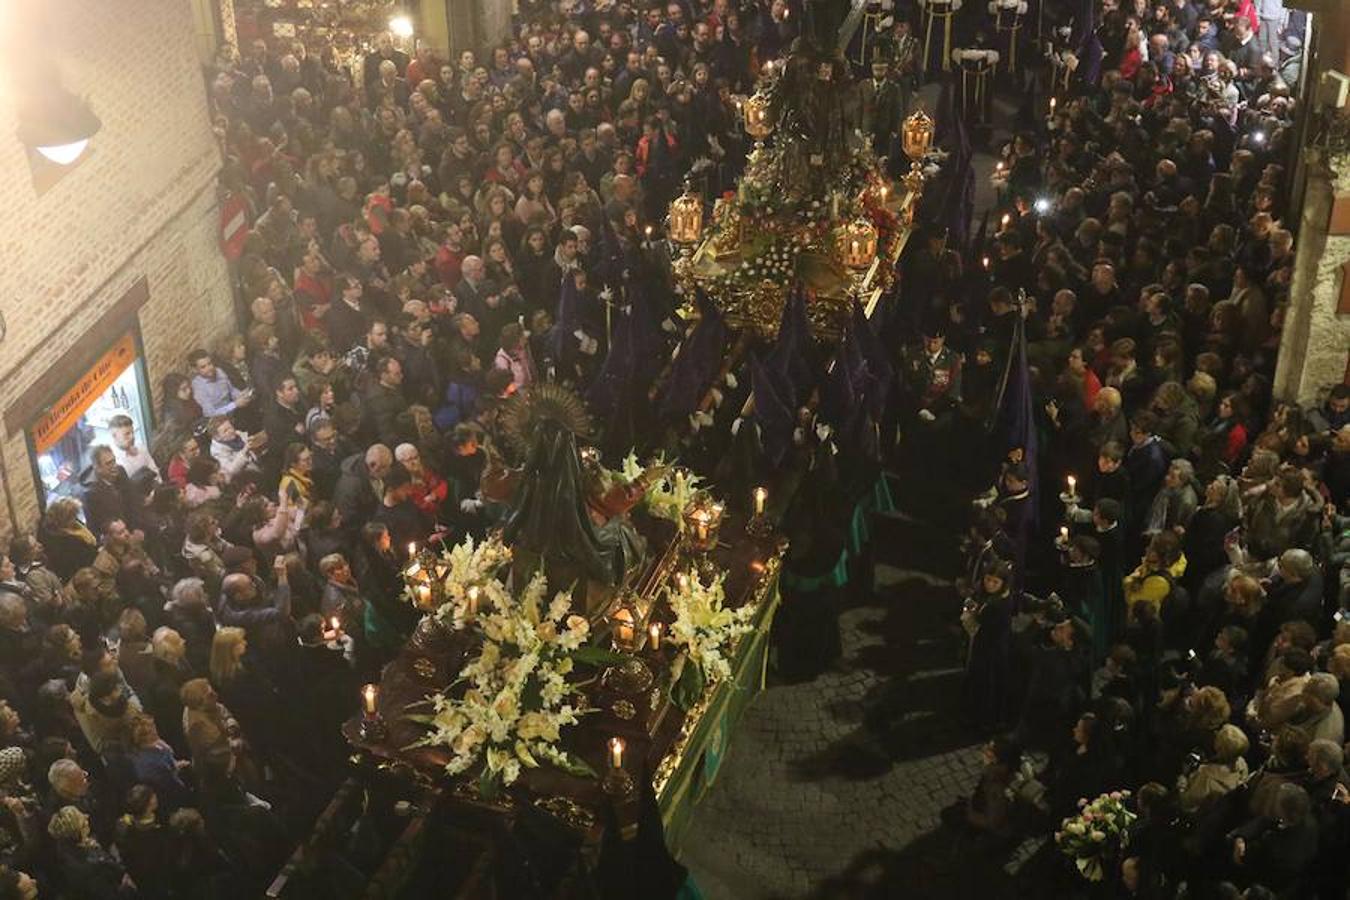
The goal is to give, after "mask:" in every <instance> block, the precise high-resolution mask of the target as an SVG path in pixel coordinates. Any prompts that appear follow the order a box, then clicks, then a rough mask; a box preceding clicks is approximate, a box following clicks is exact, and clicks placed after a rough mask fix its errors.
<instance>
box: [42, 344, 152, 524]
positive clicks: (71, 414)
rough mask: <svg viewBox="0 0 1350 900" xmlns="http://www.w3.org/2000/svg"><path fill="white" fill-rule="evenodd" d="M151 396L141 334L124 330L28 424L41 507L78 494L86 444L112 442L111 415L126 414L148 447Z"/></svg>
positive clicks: (86, 456)
mask: <svg viewBox="0 0 1350 900" xmlns="http://www.w3.org/2000/svg"><path fill="white" fill-rule="evenodd" d="M149 397H150V393H149V390H148V389H147V382H146V374H145V363H144V361H143V359H142V355H141V349H140V341H139V337H138V335H137V332H136V331H135V329H132V330H128V331H126V332H125V333H123V334H122V335H121V336H120V337H118V338H117V340H116V341H115V342H114V343H113V344H112V345H111V346H110V347H108V349H107V350H106V351H105V352H104V353H103V354H102V355H101V356H99V357H98V358H97V360H96V361H95V362H94V363H93V365H92V366H90V367H89V368H88V369H86V370H85V371H84V373H83V374H81V375H80V376H79V377H78V378H77V379H76V380H75V382H74V383H73V384H71V385H70V386H69V387H68V388H67V389H66V390H65V391H64V392H63V393H62V394H61V395H60V396H58V397H56V398H55V399H54V400H53V401H52V402H51V403H50V404H49V405H48V406H47V408H46V409H45V410H43V411H42V413H41V414H40V415H39V416H38V417H37V418H36V419H35V420H34V421H33V423H32V424H31V425H30V426H29V427H28V449H29V456H30V458H31V459H32V461H33V469H34V472H33V477H34V481H35V482H36V483H37V485H38V491H39V493H40V494H41V495H42V496H41V499H42V505H43V506H44V507H45V506H46V504H47V502H48V501H49V500H50V498H52V497H58V496H79V494H80V477H81V474H82V473H83V472H84V471H85V469H87V468H88V467H89V463H90V459H89V452H90V449H91V448H92V447H94V446H95V445H98V444H103V445H105V446H109V447H111V446H112V437H111V435H110V434H109V429H108V424H109V422H110V421H111V420H112V419H113V418H114V417H116V416H127V417H129V418H130V419H131V421H132V422H133V423H134V424H135V426H136V438H137V442H138V443H139V444H140V445H141V446H142V447H144V446H146V441H147V437H146V436H147V435H148V434H149V433H150V416H149V410H150V404H149Z"/></svg>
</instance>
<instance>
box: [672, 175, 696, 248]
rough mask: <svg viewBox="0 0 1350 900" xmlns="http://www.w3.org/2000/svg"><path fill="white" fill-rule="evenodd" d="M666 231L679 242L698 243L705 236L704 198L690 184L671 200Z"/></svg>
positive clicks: (673, 239)
mask: <svg viewBox="0 0 1350 900" xmlns="http://www.w3.org/2000/svg"><path fill="white" fill-rule="evenodd" d="M666 231H667V233H668V234H669V235H670V239H671V240H672V241H674V242H675V243H677V244H697V243H698V241H699V238H701V237H702V236H703V198H702V197H700V196H699V195H698V194H695V193H694V191H693V189H692V188H690V187H689V186H688V185H686V186H685V189H684V193H683V194H682V195H680V196H679V197H676V198H675V199H674V200H672V201H670V218H669V226H668V227H667V229H666Z"/></svg>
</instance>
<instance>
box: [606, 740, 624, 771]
mask: <svg viewBox="0 0 1350 900" xmlns="http://www.w3.org/2000/svg"><path fill="white" fill-rule="evenodd" d="M623 746H624V745H623V738H610V739H609V765H610V768H613V769H622V768H623Z"/></svg>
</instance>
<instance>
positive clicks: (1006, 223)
mask: <svg viewBox="0 0 1350 900" xmlns="http://www.w3.org/2000/svg"><path fill="white" fill-rule="evenodd" d="M1011 224H1012V216H1011V215H1009V214H1008V213H1004V214H1003V227H1004V228H1007V227H1008V226H1009V225H1011Z"/></svg>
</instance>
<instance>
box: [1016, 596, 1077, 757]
mask: <svg viewBox="0 0 1350 900" xmlns="http://www.w3.org/2000/svg"><path fill="white" fill-rule="evenodd" d="M1047 624H1048V625H1049V627H1048V629H1047V630H1046V631H1044V632H1041V634H1042V635H1043V640H1042V643H1040V644H1039V645H1038V646H1036V647H1033V648H1032V650H1031V679H1030V681H1029V682H1028V684H1027V692H1026V697H1025V699H1024V701H1023V704H1022V719H1021V721H1020V722H1019V723H1018V726H1017V732H1016V733H1017V736H1018V738H1019V739H1021V740H1022V741H1023V743H1024V744H1025V745H1027V746H1032V747H1050V746H1054V745H1055V744H1056V743H1058V742H1060V741H1062V740H1063V738H1064V735H1066V734H1068V733H1069V725H1070V724H1071V723H1072V722H1073V720H1074V718H1075V717H1076V716H1077V715H1078V713H1079V711H1080V707H1081V706H1082V704H1083V701H1084V699H1085V697H1086V696H1087V691H1086V686H1087V676H1088V665H1087V654H1086V652H1085V650H1084V648H1083V646H1082V644H1084V643H1085V642H1086V641H1085V639H1086V637H1087V627H1086V625H1085V624H1084V623H1083V622H1081V621H1080V620H1077V619H1073V618H1070V617H1068V616H1067V615H1066V616H1064V617H1063V618H1061V619H1060V620H1059V621H1056V622H1050V623H1047Z"/></svg>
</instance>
